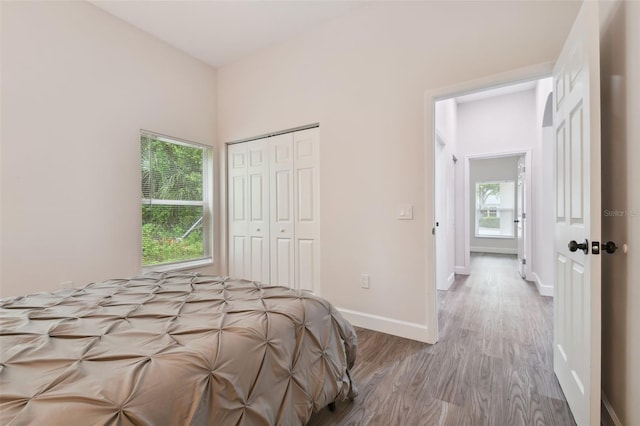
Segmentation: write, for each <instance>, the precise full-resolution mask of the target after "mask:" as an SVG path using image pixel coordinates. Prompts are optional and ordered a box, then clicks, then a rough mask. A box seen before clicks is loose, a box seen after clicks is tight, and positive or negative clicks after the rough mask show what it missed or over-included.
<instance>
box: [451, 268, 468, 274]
mask: <svg viewBox="0 0 640 426" xmlns="http://www.w3.org/2000/svg"><path fill="white" fill-rule="evenodd" d="M453 270H454V271H455V273H456V274H457V275H469V274H471V271H470V270H469V267H468V266H454V267H453Z"/></svg>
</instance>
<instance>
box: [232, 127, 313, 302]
mask: <svg viewBox="0 0 640 426" xmlns="http://www.w3.org/2000/svg"><path fill="white" fill-rule="evenodd" d="M318 135H319V132H318V128H317V127H313V128H308V129H304V130H298V131H293V132H288V133H282V134H277V135H274V136H268V137H263V138H260V139H255V140H251V141H248V142H240V143H234V144H229V145H228V146H227V171H228V172H227V173H228V174H227V194H228V225H229V227H228V245H229V252H228V253H229V257H228V259H229V276H231V277H234V278H245V279H248V280H252V281H259V282H262V283H265V284H271V285H281V286H286V287H291V288H296V289H304V290H310V291H312V292H314V293H319V281H320V222H319V213H320V203H319V201H320V197H319V189H320V186H319V183H320V182H319V177H318V173H319V147H318V142H319V138H318Z"/></svg>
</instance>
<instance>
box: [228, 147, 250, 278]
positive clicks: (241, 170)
mask: <svg viewBox="0 0 640 426" xmlns="http://www.w3.org/2000/svg"><path fill="white" fill-rule="evenodd" d="M247 145H248V144H244V143H239V144H236V145H229V146H228V150H227V167H228V182H227V186H228V198H229V204H228V206H229V212H228V214H229V276H231V277H235V278H245V277H247V276H248V275H249V270H248V269H247V267H248V265H249V261H248V259H247V251H248V246H249V243H248V225H249V220H248V214H247V211H248V209H247V187H248V183H247V170H248V159H247V152H248V150H247Z"/></svg>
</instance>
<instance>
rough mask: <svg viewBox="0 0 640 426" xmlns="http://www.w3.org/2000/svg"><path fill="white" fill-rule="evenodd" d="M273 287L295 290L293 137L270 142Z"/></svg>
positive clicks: (287, 136)
mask: <svg viewBox="0 0 640 426" xmlns="http://www.w3.org/2000/svg"><path fill="white" fill-rule="evenodd" d="M269 163H270V170H269V173H270V183H271V186H270V204H271V284H272V285H281V286H286V287H292V288H293V287H295V280H294V273H295V269H294V253H295V251H294V250H295V248H294V192H293V134H292V133H285V134H283V135H279V136H273V137H271V138H270V141H269Z"/></svg>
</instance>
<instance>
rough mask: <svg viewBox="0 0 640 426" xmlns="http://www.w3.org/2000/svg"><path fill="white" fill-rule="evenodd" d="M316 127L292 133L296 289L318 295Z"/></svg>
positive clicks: (318, 242) (318, 225)
mask: <svg viewBox="0 0 640 426" xmlns="http://www.w3.org/2000/svg"><path fill="white" fill-rule="evenodd" d="M318 142H319V130H318V129H317V128H314V129H307V130H302V131H299V132H295V133H294V134H293V152H294V164H293V170H294V193H295V200H296V202H295V212H294V218H295V247H296V254H295V262H294V263H295V265H294V272H295V277H296V284H297V288H300V289H303V290H309V291H312V292H314V293H316V294H319V293H320V209H319V207H320V147H319V144H318Z"/></svg>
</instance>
